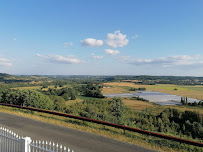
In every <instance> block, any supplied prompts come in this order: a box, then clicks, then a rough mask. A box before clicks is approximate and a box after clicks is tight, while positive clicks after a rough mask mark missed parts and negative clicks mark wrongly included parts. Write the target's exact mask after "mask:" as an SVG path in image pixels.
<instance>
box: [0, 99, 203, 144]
mask: <svg viewBox="0 0 203 152" xmlns="http://www.w3.org/2000/svg"><path fill="white" fill-rule="evenodd" d="M0 105H4V106H10V107H16V108H21V109H28V110H32V111H39V112H43V113H49V114H53V115H58V116H64V117H69V118H74V119H78V120H83V121H88V122H92V123H97V124H103V125H106V126H111V127H115V128H120V129H124V130H129V131H133V132H138V133H141V134H146V135H150V136H155V137H159V138H164V139H168V140H173V141H177V142H180V143H185V144H189V145H194V146H198V147H203V143H199V142H195V141H190V140H186V139H182V138H177V137H172V136H167V135H163V134H158V133H154V132H150V131H146V130H141V129H136V128H132V127H127V126H123V125H117V124H112V123H108V122H104V121H99V120H94V119H89V118H85V117H79V116H73V115H68V114H64V113H59V112H53V111H48V110H41V109H36V108H30V107H23V106H17V105H12V104H5V103H0Z"/></svg>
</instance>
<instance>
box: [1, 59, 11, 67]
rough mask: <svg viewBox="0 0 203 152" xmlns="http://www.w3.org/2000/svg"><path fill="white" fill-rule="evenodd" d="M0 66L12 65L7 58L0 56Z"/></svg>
mask: <svg viewBox="0 0 203 152" xmlns="http://www.w3.org/2000/svg"><path fill="white" fill-rule="evenodd" d="M0 66H12V63H11V61H10V60H9V59H6V58H0Z"/></svg>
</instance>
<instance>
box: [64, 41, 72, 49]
mask: <svg viewBox="0 0 203 152" xmlns="http://www.w3.org/2000/svg"><path fill="white" fill-rule="evenodd" d="M63 45H64V48H68V46H72V45H73V43H72V42H66V43H63Z"/></svg>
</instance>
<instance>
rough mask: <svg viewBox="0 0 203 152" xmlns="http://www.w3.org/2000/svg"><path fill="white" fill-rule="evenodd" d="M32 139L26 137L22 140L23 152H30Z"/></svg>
mask: <svg viewBox="0 0 203 152" xmlns="http://www.w3.org/2000/svg"><path fill="white" fill-rule="evenodd" d="M31 141H32V140H31V138H30V137H25V138H22V139H21V145H22V152H30V143H31Z"/></svg>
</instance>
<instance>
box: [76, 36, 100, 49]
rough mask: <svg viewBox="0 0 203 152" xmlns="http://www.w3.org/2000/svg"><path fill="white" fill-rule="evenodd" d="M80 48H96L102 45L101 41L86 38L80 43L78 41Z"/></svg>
mask: <svg viewBox="0 0 203 152" xmlns="http://www.w3.org/2000/svg"><path fill="white" fill-rule="evenodd" d="M80 44H81V46H83V47H98V46H102V45H103V41H102V40H96V39H93V38H87V39H84V40H82V41H80Z"/></svg>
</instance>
